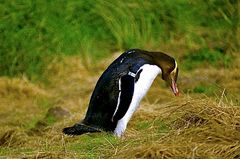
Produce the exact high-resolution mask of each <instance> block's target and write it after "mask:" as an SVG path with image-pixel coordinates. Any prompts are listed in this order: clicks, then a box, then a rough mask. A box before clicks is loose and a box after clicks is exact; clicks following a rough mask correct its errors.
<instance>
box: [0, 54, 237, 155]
mask: <svg viewBox="0 0 240 159" xmlns="http://www.w3.org/2000/svg"><path fill="white" fill-rule="evenodd" d="M166 50H167V49H166ZM118 55H119V53H116V54H114V55H113V56H112V57H111V58H108V59H102V60H101V61H98V62H97V63H96V64H95V65H94V66H91V67H90V68H89V67H85V66H84V65H83V64H82V59H81V58H80V57H79V56H71V57H65V58H64V61H63V62H61V63H57V62H56V63H54V62H53V63H52V64H51V65H49V68H48V71H46V72H47V73H48V81H49V82H48V84H43V83H41V82H33V81H30V80H28V79H27V77H25V76H21V77H15V78H9V77H0V101H1V102H0V108H1V111H0V125H1V127H0V158H169V159H170V158H178V159H179V158H214V159H215V158H216V159H219V158H240V144H239V140H240V107H239V106H240V98H239V97H240V96H239V92H240V75H239V72H240V65H239V63H240V62H239V61H240V60H239V55H238V54H236V55H235V60H234V61H233V64H231V67H227V68H225V67H214V66H213V67H212V66H209V67H208V66H207V69H206V67H205V66H206V65H205V66H201V67H199V68H195V69H191V70H187V71H186V70H184V69H182V70H181V59H180V58H179V59H180V60H179V61H180V62H179V67H180V74H179V80H178V85H179V89H180V96H179V97H174V95H173V93H172V92H171V90H170V88H168V87H166V85H165V83H164V82H163V81H162V80H161V78H160V77H159V78H157V79H156V80H155V82H154V83H153V85H152V87H151V89H150V91H149V92H148V94H147V96H146V97H145V98H144V99H143V101H142V102H141V106H140V109H139V110H138V111H137V112H136V113H135V114H134V116H133V118H132V119H131V120H130V122H129V125H128V128H127V130H126V133H125V134H124V136H123V137H122V138H117V137H115V136H113V135H112V134H108V133H95V134H85V135H82V136H75V137H69V136H65V135H63V134H62V129H63V128H64V127H66V126H71V125H72V124H74V123H76V122H77V121H80V120H81V119H82V118H83V117H84V115H85V112H86V109H87V106H88V102H89V98H90V95H91V93H92V91H93V89H94V86H95V84H96V82H97V80H98V78H99V76H100V75H101V73H102V71H104V69H105V68H106V67H107V66H108V65H109V64H110V63H111V61H112V60H113V59H114V58H116V57H117V56H118ZM176 56H177V55H176Z"/></svg>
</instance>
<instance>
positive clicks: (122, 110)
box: [63, 49, 179, 137]
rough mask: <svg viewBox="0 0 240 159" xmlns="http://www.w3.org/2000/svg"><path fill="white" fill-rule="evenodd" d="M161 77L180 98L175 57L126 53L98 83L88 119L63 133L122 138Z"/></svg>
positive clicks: (92, 97)
mask: <svg viewBox="0 0 240 159" xmlns="http://www.w3.org/2000/svg"><path fill="white" fill-rule="evenodd" d="M157 75H161V77H162V79H163V80H164V81H166V82H167V84H168V85H169V86H170V87H171V89H172V91H173V93H174V94H175V96H178V95H179V91H178V88H177V83H176V82H177V77H178V66H177V62H176V60H175V59H174V58H173V57H171V56H169V55H167V54H165V53H163V52H149V51H145V50H140V49H131V50H128V51H126V52H124V53H123V54H121V55H120V56H119V57H118V58H117V59H116V60H114V61H113V62H112V63H111V64H110V66H109V67H108V68H107V69H106V70H105V71H104V72H103V74H102V75H101V76H100V78H99V80H98V81H97V84H96V86H95V89H94V91H93V93H92V95H91V98H90V102H89V106H88V110H87V113H86V115H85V118H84V119H83V120H82V121H80V122H79V123H77V124H75V125H73V126H71V127H66V128H64V129H63V133H64V134H67V135H71V136H72V135H81V134H84V133H93V132H102V131H105V132H112V133H114V134H115V135H116V136H118V137H121V136H122V135H123V134H124V132H125V130H126V128H127V124H128V122H129V120H130V119H131V117H132V115H133V113H134V112H135V111H136V109H137V108H138V107H139V104H140V101H141V100H142V98H143V97H144V96H145V95H146V93H147V91H148V90H149V88H150V86H151V85H152V83H153V81H154V79H155V78H156V77H157Z"/></svg>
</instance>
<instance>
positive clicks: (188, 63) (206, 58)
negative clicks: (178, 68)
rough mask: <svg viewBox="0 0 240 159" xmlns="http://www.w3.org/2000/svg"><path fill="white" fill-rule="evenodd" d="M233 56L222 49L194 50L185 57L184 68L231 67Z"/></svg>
mask: <svg viewBox="0 0 240 159" xmlns="http://www.w3.org/2000/svg"><path fill="white" fill-rule="evenodd" d="M232 61H233V57H232V56H230V55H228V54H226V53H224V52H222V51H221V50H212V49H209V48H202V49H199V50H196V51H192V52H190V53H188V54H187V55H185V56H184V57H183V68H185V69H187V70H191V69H196V68H197V67H199V66H200V67H205V68H207V67H209V65H211V66H214V67H225V68H227V67H230V66H231V63H232Z"/></svg>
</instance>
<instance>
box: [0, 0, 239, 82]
mask: <svg viewBox="0 0 240 159" xmlns="http://www.w3.org/2000/svg"><path fill="white" fill-rule="evenodd" d="M238 6H239V4H238V1H237V0H233V1H228V0H223V1H217V0H213V1H212V0H206V1H200V0H197V1H194V2H190V1H188V0H177V1H174V3H173V2H171V1H168V0H162V1H157V2H156V1H143V0H131V1H127V0H124V1H119V2H114V3H113V2H110V1H102V0H97V1H95V0H94V1H92V0H90V1H75V0H69V1H64V0H62V1H61V2H59V1H58V0H52V1H48V0H42V1H33V0H23V1H17V0H14V1H7V0H5V1H2V3H1V4H0V10H1V11H0V32H1V34H0V36H1V37H0V40H1V41H0V43H1V45H0V50H1V52H0V59H1V62H0V75H10V76H16V75H21V74H25V75H27V76H28V77H29V78H34V77H35V76H38V78H39V77H41V76H42V75H43V74H44V70H45V69H46V67H47V65H48V64H49V63H50V62H51V60H52V58H54V56H61V55H76V54H79V55H81V56H82V57H83V58H85V60H84V61H85V65H87V66H88V65H91V64H90V63H89V62H86V58H91V59H99V58H100V57H105V56H106V55H109V54H110V53H111V52H113V51H114V50H125V49H129V48H144V49H156V48H157V49H158V48H161V46H164V45H167V44H171V43H172V42H175V41H180V43H181V45H185V47H186V48H187V49H188V50H190V51H192V50H194V49H200V48H206V49H215V48H216V47H217V48H219V49H221V50H224V51H229V50H237V49H239V41H240V40H239V39H238V38H239V36H238V35H239V29H238V28H239V7H238ZM223 38H224V40H223ZM35 78H36V77H35Z"/></svg>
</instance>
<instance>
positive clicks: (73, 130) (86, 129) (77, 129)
mask: <svg viewBox="0 0 240 159" xmlns="http://www.w3.org/2000/svg"><path fill="white" fill-rule="evenodd" d="M94 132H101V131H100V130H98V129H97V128H94V127H91V126H87V125H84V124H82V123H78V124H75V125H74V126H72V127H66V128H64V129H63V133H64V134H66V135H82V134H85V133H94Z"/></svg>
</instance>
